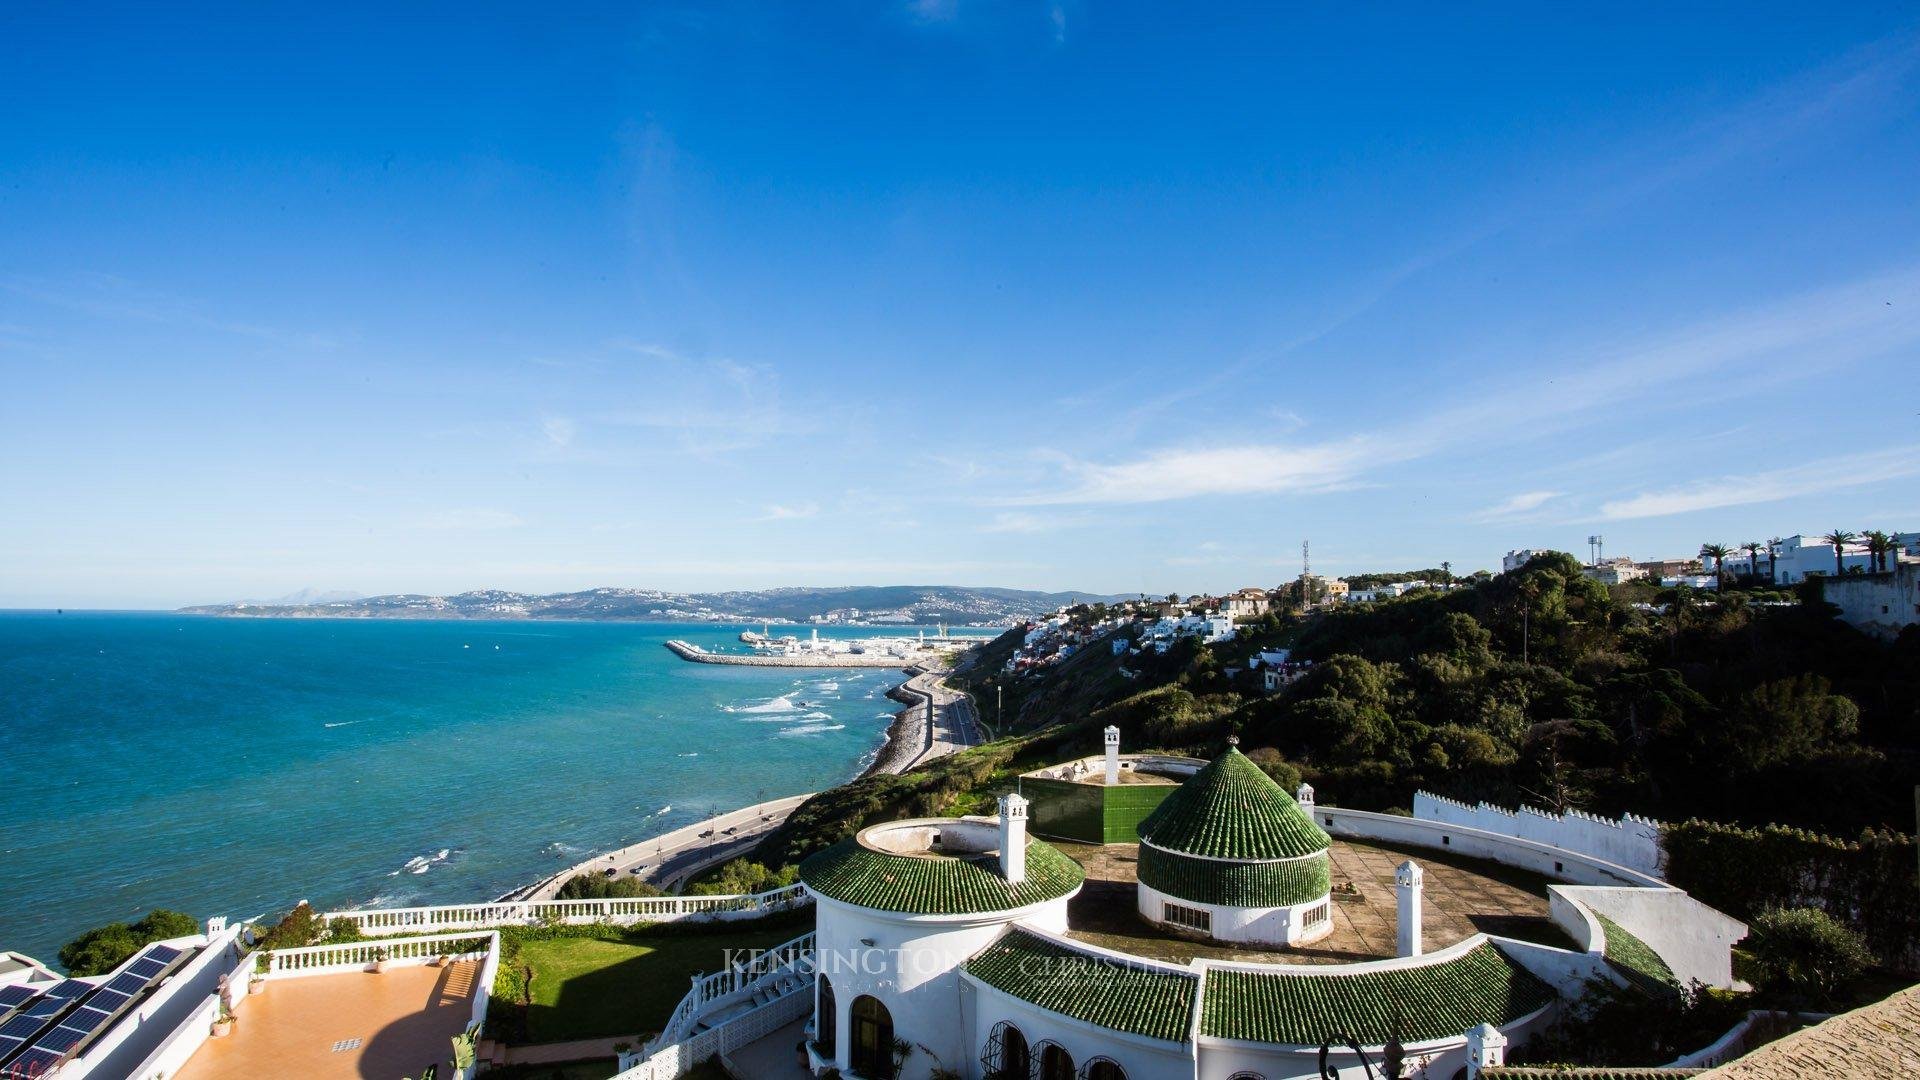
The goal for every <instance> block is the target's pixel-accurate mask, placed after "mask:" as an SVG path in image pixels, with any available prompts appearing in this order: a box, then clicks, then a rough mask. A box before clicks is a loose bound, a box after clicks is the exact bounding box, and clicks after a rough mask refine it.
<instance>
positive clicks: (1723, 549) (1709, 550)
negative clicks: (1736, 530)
mask: <svg viewBox="0 0 1920 1080" xmlns="http://www.w3.org/2000/svg"><path fill="white" fill-rule="evenodd" d="M1731 554H1733V549H1732V548H1729V547H1728V546H1727V545H1725V544H1701V545H1700V557H1701V558H1702V559H1712V560H1713V589H1714V591H1715V592H1719V591H1720V590H1721V589H1724V588H1726V584H1727V556H1728V555H1731Z"/></svg>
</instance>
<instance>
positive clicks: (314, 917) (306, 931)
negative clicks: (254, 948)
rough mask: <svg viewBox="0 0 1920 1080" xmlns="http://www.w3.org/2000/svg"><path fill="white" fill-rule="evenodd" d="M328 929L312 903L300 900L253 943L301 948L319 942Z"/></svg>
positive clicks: (265, 945) (266, 947)
mask: <svg viewBox="0 0 1920 1080" xmlns="http://www.w3.org/2000/svg"><path fill="white" fill-rule="evenodd" d="M328 929H329V928H328V927H327V925H326V924H325V923H323V922H321V921H320V916H319V914H317V913H316V912H315V911H314V910H313V905H311V904H309V903H307V902H306V901H305V900H302V901H300V903H298V904H296V905H295V906H294V909H293V910H292V911H289V912H287V913H286V914H285V915H282V916H281V917H280V921H279V922H277V923H274V924H273V926H272V928H270V929H269V930H267V932H266V933H264V934H262V935H260V936H259V938H258V940H257V941H256V942H255V944H257V945H258V946H259V947H260V948H262V949H302V948H305V947H307V946H308V945H316V944H319V942H320V939H321V938H322V937H323V936H324V935H325V934H326V933H327V931H328Z"/></svg>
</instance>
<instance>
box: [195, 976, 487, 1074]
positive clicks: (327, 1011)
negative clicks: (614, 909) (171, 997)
mask: <svg viewBox="0 0 1920 1080" xmlns="http://www.w3.org/2000/svg"><path fill="white" fill-rule="evenodd" d="M479 974H480V964H479V963H478V962H477V961H469V962H462V963H454V964H448V965H446V966H445V967H397V968H392V969H389V970H387V971H385V972H382V973H380V974H377V975H376V974H374V973H372V972H367V971H350V972H344V973H342V974H338V975H310V976H306V977H304V978H296V979H276V980H274V981H273V982H272V983H270V984H269V985H268V988H267V992H266V993H265V994H261V995H258V996H256V997H252V998H249V999H248V1000H247V1001H246V1003H245V1005H244V1007H242V1008H241V1009H240V1012H239V1019H238V1021H237V1022H236V1023H235V1024H234V1026H233V1034H232V1035H230V1036H228V1037H226V1038H224V1039H213V1040H210V1041H208V1043H207V1044H206V1045H205V1046H203V1047H201V1049H200V1051H199V1052H198V1053H196V1054H194V1056H193V1057H192V1059H190V1060H189V1061H188V1062H187V1064H186V1067H185V1068H183V1069H181V1070H180V1071H179V1073H177V1074H176V1080H253V1078H255V1077H260V1076H299V1077H311V1078H328V1077H339V1078H342V1080H345V1078H348V1077H353V1078H360V1077H368V1078H375V1077H377V1078H380V1080H397V1078H398V1077H403V1076H418V1075H420V1073H421V1072H423V1071H424V1070H425V1069H426V1067H427V1066H428V1065H429V1064H433V1063H435V1062H438V1063H439V1070H438V1072H439V1074H440V1075H441V1076H448V1075H451V1073H452V1069H453V1061H452V1058H453V1037H454V1036H455V1035H458V1034H460V1033H461V1032H463V1031H465V1030H466V1027H467V1024H468V1023H469V1022H470V1021H471V1019H472V1016H473V1002H474V995H475V994H481V993H485V992H486V989H485V988H484V987H478V986H476V985H475V983H476V982H477V980H478V979H479Z"/></svg>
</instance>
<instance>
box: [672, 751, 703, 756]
mask: <svg viewBox="0 0 1920 1080" xmlns="http://www.w3.org/2000/svg"><path fill="white" fill-rule="evenodd" d="M674 756H675V757H699V756H700V751H698V750H692V751H689V752H687V753H685V754H675V755H674Z"/></svg>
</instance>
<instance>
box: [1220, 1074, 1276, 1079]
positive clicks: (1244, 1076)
mask: <svg viewBox="0 0 1920 1080" xmlns="http://www.w3.org/2000/svg"><path fill="white" fill-rule="evenodd" d="M1227 1080H1267V1078H1266V1077H1264V1076H1261V1075H1260V1074H1259V1073H1257V1072H1237V1073H1234V1074H1233V1075H1232V1076H1229V1077H1227Z"/></svg>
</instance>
